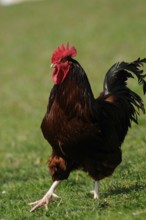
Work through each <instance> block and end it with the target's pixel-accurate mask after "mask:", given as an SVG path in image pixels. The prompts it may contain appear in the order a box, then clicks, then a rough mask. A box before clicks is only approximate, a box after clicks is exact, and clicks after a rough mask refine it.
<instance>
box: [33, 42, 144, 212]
mask: <svg viewBox="0 0 146 220" xmlns="http://www.w3.org/2000/svg"><path fill="white" fill-rule="evenodd" d="M76 54H77V51H76V49H75V48H74V47H71V48H70V47H69V44H68V43H67V45H66V46H64V45H61V46H60V47H58V48H57V49H56V50H55V51H54V52H53V55H52V59H51V62H52V64H51V66H52V67H53V68H54V70H53V73H52V78H53V82H54V86H53V88H52V90H51V93H50V97H49V103H48V106H47V112H46V114H45V116H44V118H43V121H42V124H41V129H42V133H43V135H44V138H45V139H46V140H47V141H48V142H49V144H50V145H51V146H52V156H51V158H50V159H49V161H48V166H49V170H50V174H51V177H52V180H53V183H52V185H51V187H50V189H49V190H48V192H47V193H46V194H45V195H44V197H43V198H42V199H41V200H38V201H36V202H32V203H30V205H31V206H32V208H31V211H34V210H36V209H37V208H39V207H41V206H45V208H46V209H47V208H48V203H49V201H50V200H51V198H52V197H58V196H57V195H56V194H55V193H54V191H55V189H56V187H57V186H58V185H59V184H60V182H61V181H62V180H64V179H67V178H68V177H69V174H70V172H71V171H73V170H77V169H81V170H83V171H85V172H87V173H88V174H89V176H90V177H91V178H93V180H95V188H94V190H93V193H94V199H97V198H98V197H99V190H98V185H99V181H100V180H102V179H103V178H105V177H108V176H110V175H112V173H113V172H114V170H115V168H116V167H117V166H118V165H119V164H120V163H121V161H122V152H121V145H122V143H123V141H124V139H125V136H126V134H127V131H128V128H129V127H131V122H132V121H133V122H135V123H138V116H139V110H142V112H143V113H144V112H145V109H144V104H143V101H142V99H141V98H140V96H139V95H137V94H136V93H135V92H134V91H132V90H131V89H129V88H128V87H127V80H128V79H129V78H134V77H133V76H134V75H135V76H136V77H137V79H138V83H139V84H140V85H142V86H143V92H144V94H145V92H146V81H145V77H146V75H144V74H143V70H141V69H140V67H141V66H142V65H143V63H146V58H144V59H140V58H138V59H137V60H135V61H134V62H131V63H127V62H119V63H116V64H114V65H113V66H112V67H111V68H110V69H109V70H108V72H107V73H106V76H105V79H104V84H103V92H102V93H101V94H100V95H99V97H98V98H94V95H93V92H92V90H91V86H90V83H89V80H88V78H87V75H86V73H85V71H84V69H83V68H82V67H81V65H80V64H79V63H78V62H77V61H76V60H75V59H74V57H75V56H76Z"/></svg>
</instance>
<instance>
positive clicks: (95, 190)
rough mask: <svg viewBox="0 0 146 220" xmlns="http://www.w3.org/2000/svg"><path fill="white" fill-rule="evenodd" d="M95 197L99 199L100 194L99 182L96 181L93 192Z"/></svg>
mask: <svg viewBox="0 0 146 220" xmlns="http://www.w3.org/2000/svg"><path fill="white" fill-rule="evenodd" d="M91 193H93V195H94V197H93V198H94V199H99V192H98V181H95V188H94V190H92V191H91Z"/></svg>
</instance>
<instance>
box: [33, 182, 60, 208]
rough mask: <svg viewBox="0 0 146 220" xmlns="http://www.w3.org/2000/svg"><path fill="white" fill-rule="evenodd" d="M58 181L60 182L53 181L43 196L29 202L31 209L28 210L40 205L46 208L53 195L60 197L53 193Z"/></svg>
mask: <svg viewBox="0 0 146 220" xmlns="http://www.w3.org/2000/svg"><path fill="white" fill-rule="evenodd" d="M59 183H60V181H55V182H53V184H52V186H51V188H50V189H49V190H48V192H47V193H46V194H45V195H44V197H43V198H42V199H40V200H38V201H35V202H31V203H29V205H30V206H32V209H31V210H30V212H33V211H35V210H36V209H38V208H39V207H41V206H45V209H46V210H48V203H49V202H50V200H51V199H52V198H53V197H54V198H60V197H59V196H57V195H56V194H55V193H54V190H55V189H56V187H57V186H58V184H59Z"/></svg>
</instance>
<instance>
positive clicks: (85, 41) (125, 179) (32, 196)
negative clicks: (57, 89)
mask: <svg viewBox="0 0 146 220" xmlns="http://www.w3.org/2000/svg"><path fill="white" fill-rule="evenodd" d="M0 18H1V19H0V220H2V219H3V220H12V219H13V220H20V219H27V220H28V219H30V220H33V219H34V220H35V219H36V220H38V219H40V220H42V219H43V220H45V219H47V220H48V219H51V220H56V219H57V220H67V219H72V220H77V219H79V220H82V219H84V220H89V219H99V220H113V219H118V220H133V219H134V220H144V219H146V136H145V127H146V117H145V116H144V115H141V117H140V121H139V126H136V125H133V126H132V129H131V130H130V131H129V134H128V135H127V137H126V140H125V142H124V144H123V147H122V148H123V162H122V163H121V165H120V166H119V167H118V168H117V170H116V171H115V173H114V175H113V176H112V177H111V178H107V179H105V180H103V181H101V184H100V199H99V200H98V201H94V200H93V198H92V196H91V195H90V194H89V191H90V190H91V189H92V187H93V183H92V180H91V179H90V178H89V177H88V176H87V175H86V174H85V173H82V172H81V171H77V172H73V173H71V175H70V178H69V179H68V180H66V181H64V182H63V183H62V184H61V185H60V186H59V188H58V189H57V194H58V195H59V196H61V197H62V200H56V201H54V202H52V203H50V205H49V210H48V211H47V212H46V211H45V210H44V209H43V208H42V209H39V210H37V211H36V212H34V213H30V212H29V207H28V205H27V203H29V202H32V201H34V200H37V199H39V198H41V197H42V195H43V194H44V193H45V192H46V191H47V190H48V188H49V186H50V184H51V178H50V176H49V174H48V170H47V165H46V161H47V159H48V157H49V155H50V153H51V148H50V147H49V146H48V144H47V142H46V141H45V140H44V138H43V137H42V134H41V131H40V123H41V120H42V117H43V116H44V113H45V111H46V105H47V100H48V95H49V92H50V89H51V87H52V80H51V70H50V69H49V66H50V58H51V53H52V51H53V50H54V49H55V48H56V47H57V46H58V45H59V44H60V43H62V42H67V41H69V42H70V43H71V44H73V45H75V46H76V48H77V49H78V56H77V59H78V60H79V62H80V63H81V64H82V66H83V67H84V69H85V70H86V72H87V73H88V76H89V79H90V82H91V85H92V89H93V91H94V94H95V96H97V95H98V94H99V93H100V92H101V90H102V83H103V79H104V74H105V72H106V71H107V69H108V68H109V67H110V66H111V65H112V64H113V63H115V62H117V61H120V60H126V61H132V60H134V59H136V58H137V57H139V56H140V57H145V56H146V43H145V42H146V23H145V20H146V2H145V0H139V1H136V0H129V1H127V0H122V1H117V0H111V1H106V0H98V1H96V0H91V1H87V0H85V1H77V0H74V1H67V0H64V1H56V0H55V1H52V0H48V1H47V0H46V1H38V2H35V3H23V4H20V5H14V6H11V7H0ZM145 70H146V68H145ZM131 86H132V87H133V88H134V89H135V91H137V92H138V93H139V94H140V95H142V91H141V90H140V88H139V87H138V86H137V83H135V82H134V83H133V82H132V83H131ZM142 97H143V96H142ZM143 99H144V101H145V103H146V98H145V97H143Z"/></svg>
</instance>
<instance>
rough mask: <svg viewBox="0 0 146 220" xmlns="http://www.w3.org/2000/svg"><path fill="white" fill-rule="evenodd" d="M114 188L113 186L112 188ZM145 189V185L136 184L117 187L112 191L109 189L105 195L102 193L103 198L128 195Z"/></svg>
mask: <svg viewBox="0 0 146 220" xmlns="http://www.w3.org/2000/svg"><path fill="white" fill-rule="evenodd" d="M114 187H115V186H114ZM145 188H146V183H142V182H136V183H133V184H129V185H128V186H121V187H119V186H117V187H115V188H113V189H110V190H109V191H108V192H107V193H104V195H105V196H110V195H117V194H130V193H131V192H133V191H134V192H140V191H142V190H144V189H145Z"/></svg>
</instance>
